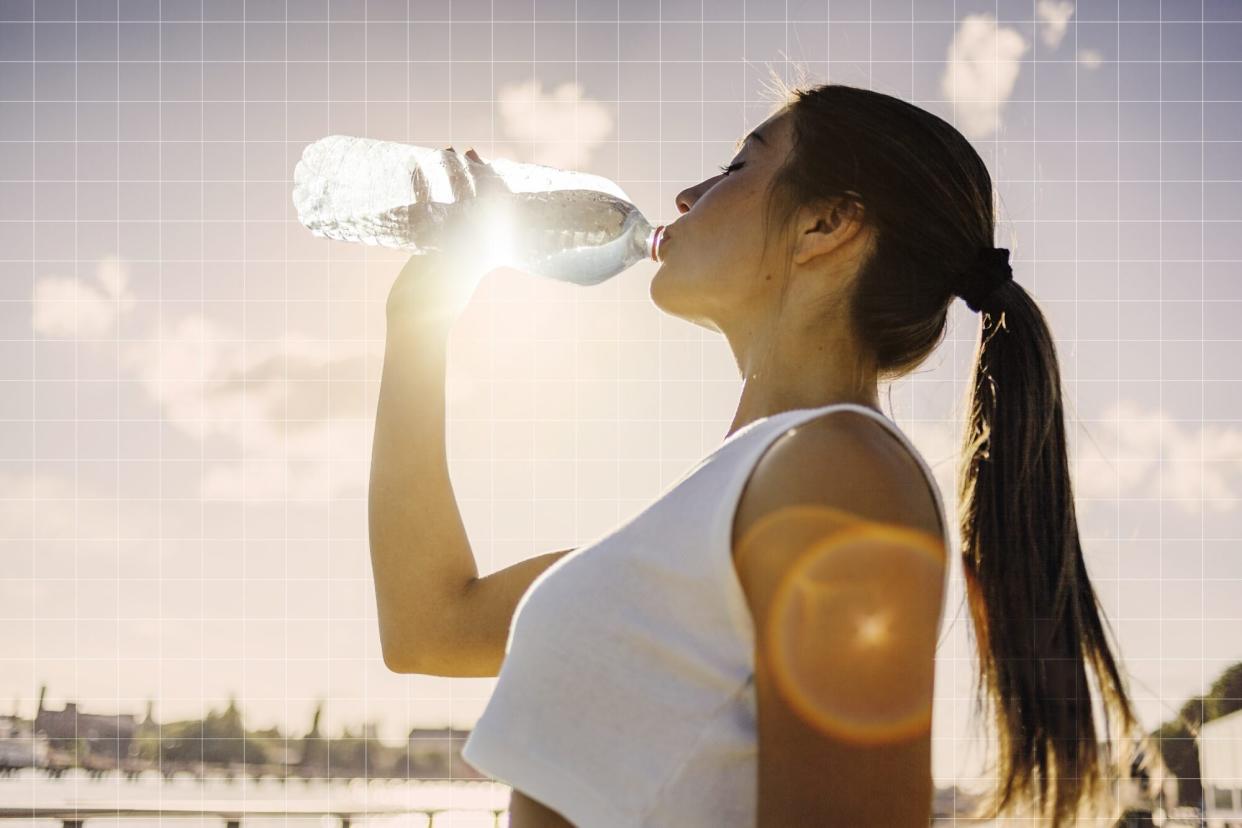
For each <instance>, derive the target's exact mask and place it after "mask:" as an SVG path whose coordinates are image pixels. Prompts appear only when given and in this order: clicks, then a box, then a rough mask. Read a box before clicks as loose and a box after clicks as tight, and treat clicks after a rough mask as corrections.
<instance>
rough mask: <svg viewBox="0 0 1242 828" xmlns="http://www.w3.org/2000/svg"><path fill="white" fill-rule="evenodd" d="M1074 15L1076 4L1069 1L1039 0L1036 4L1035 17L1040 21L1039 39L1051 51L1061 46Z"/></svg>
mask: <svg viewBox="0 0 1242 828" xmlns="http://www.w3.org/2000/svg"><path fill="white" fill-rule="evenodd" d="M1073 14H1074V4H1073V3H1071V2H1069V0H1039V2H1038V3H1036V4H1035V16H1036V17H1037V18H1038V19H1039V22H1040V26H1039V37H1040V39H1041V40H1043V41H1044V45H1045V46H1047V47H1048V48H1049V49H1055V48H1057V47H1058V46H1060V45H1061V41H1062V40H1063V39H1064V38H1065V30H1066V29H1068V28H1069V19H1070V17H1072V16H1073Z"/></svg>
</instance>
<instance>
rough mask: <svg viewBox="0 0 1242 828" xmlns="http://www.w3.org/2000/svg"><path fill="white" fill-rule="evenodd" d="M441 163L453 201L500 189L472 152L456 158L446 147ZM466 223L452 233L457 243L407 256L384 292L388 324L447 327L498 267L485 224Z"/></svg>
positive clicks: (486, 195)
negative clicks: (401, 323)
mask: <svg viewBox="0 0 1242 828" xmlns="http://www.w3.org/2000/svg"><path fill="white" fill-rule="evenodd" d="M463 157H464V158H465V159H466V161H465V162H464V163H463V161H462V158H463ZM445 161H446V164H447V166H448V168H449V173H450V180H451V182H452V188H453V193H454V196H455V199H456V200H458V201H461V200H476V199H478V198H480V197H484V198H486V197H488V196H491V195H493V194H495V192H496V190H497V189H498V188H499V187H503V186H504V182H503V180H502V179H501V178H500V177H499V176H498V175H496V173H495V172H493V171H492V169H491V167H489V166H488V165H487V164H486V163H484V162H483V160H482V159H481V158H479V156H478V154H477V153H476V152H475V151H474V149H473V148H472V149H469V150H467V151H466V153H465V155H464V156H462V155H459V154H458V153H457V152H456V151H455V150H454V149H453V148H452V147H449V148H448V149H447V150H446V155H445ZM479 206H482V205H479ZM471 224H472V226H470V227H461V228H455V229H456V231H457V235H458V238H457V239H456V240H455V241H453V242H452V243H451V244H449V245H447V247H446V249H441V250H428V251H426V252H423V253H418V254H415V255H413V256H411V257H410V259H409V261H407V262H406V264H405V267H403V268H402V269H401V272H400V273H399V274H398V275H397V279H396V281H394V282H393V284H392V287H391V288H390V289H389V292H388V302H387V306H386V309H387V314H388V320H389V322H390V323H391V322H394V321H401V322H408V321H410V320H417V321H419V322H426V323H428V324H439V325H441V326H445V327H448V326H451V325H452V324H453V322H455V321H456V319H457V317H458V316H460V314H461V311H462V310H463V309H464V308H465V306H466V304H467V303H468V302H469V300H470V297H471V296H472V295H473V293H474V289H475V287H477V286H478V283H479V282H480V281H481V280H482V278H483V277H484V276H486V275H487V273H488V272H489V271H491V270H492V269H493V268H494V267H496V265H497V264H498V263H497V262H496V261H495V259H494V258H493V256H492V250H491V248H490V246H489V245H488V239H486V238H484V237H483V236H482V234H484V233H486V232H487V229H488V228H487V227H486V225H485V223H483V222H479V223H474V222H472V223H471Z"/></svg>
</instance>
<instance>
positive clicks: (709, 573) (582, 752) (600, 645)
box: [462, 403, 950, 828]
mask: <svg viewBox="0 0 1242 828" xmlns="http://www.w3.org/2000/svg"><path fill="white" fill-rule="evenodd" d="M836 408H849V409H853V410H856V411H862V412H864V413H866V414H868V415H870V416H872V417H873V418H874V419H876V420H878V421H879V422H881V423H883V424H884V425H885V426H886V427H887V428H888V429H889V430H890V431H891V432H892V433H893V434H894V435H895V436H896V437H897V438H898V439H899V440H900V441H901V442H902V443H903V444H904V445H905V446H906V448H907V449H908V450H909V451H910V452H911V454H913V455H914V457H915V459H916V460H918V463H919V466H920V467H921V468H922V469H923V472H924V474H925V475H926V477H927V480H928V483H929V485H930V486H931V489H932V493H933V495H934V497H935V499H936V508H937V510H938V511H939V513H940V517H941V522H942V524H944V523H945V522H944V507H943V503H942V500H941V496H940V489H939V487H938V486H937V484H936V481H935V477H934V475H933V474H932V471H931V469H930V468H929V467H928V466H927V464H926V463H925V462H924V461H923V458H922V457H921V456H920V455H919V453H918V451H917V450H916V449H915V448H914V446H913V445H912V444H911V443H910V441H909V440H908V438H906V436H905V435H904V434H903V433H902V432H901V431H900V430H899V429H898V428H897V426H896V425H894V424H893V423H892V421H890V420H889V419H888V418H887V417H885V416H884V415H882V414H880V413H879V412H877V411H875V410H873V409H870V408H867V407H866V406H862V405H856V404H854V403H835V404H832V405H828V406H823V407H820V408H807V409H796V410H793V411H783V412H781V413H779V414H776V415H773V416H770V417H764V418H762V419H759V420H755V421H753V422H751V423H748V424H747V425H745V426H744V427H742V428H740V429H738V430H737V431H735V432H734V433H733V434H731V435H729V437H728V438H727V439H725V441H724V442H723V443H722V444H721V445H720V446H719V447H718V448H717V449H716V450H715V451H713V452H712V453H711V454H710V455H708V456H707V457H706V458H704V459H703V460H702V461H700V462H699V463H698V464H697V465H696V466H695V467H694V468H692V469H691V470H690V471H689V472H687V473H686V474H685V475H683V476H682V478H681V479H680V480H679V481H678V482H676V483H675V484H673V485H672V486H671V487H669V488H668V489H666V490H665V491H664V493H663V494H662V495H661V496H660V497H659V498H658V499H657V500H656V501H655V502H654V503H653V504H651V506H649V507H648V508H647V509H645V510H644V511H643V512H641V513H640V514H638V515H637V516H635V517H634V518H632V519H631V520H629V521H628V522H627V523H625V524H623V525H622V526H620V527H619V528H617V529H615V530H613V531H612V532H610V533H609V534H607V535H605V536H604V537H602V538H599V539H598V540H595V541H594V542H592V543H590V544H589V545H586V546H583V547H581V548H578V549H575V550H574V551H573V552H571V553H569V554H567V555H565V556H564V557H562V558H561V559H560V560H558V561H557V562H556V563H555V564H553V565H552V566H550V567H548V568H547V569H546V570H545V571H544V572H542V573H540V575H539V577H537V578H536V579H535V580H534V582H533V583H532V584H531V586H530V588H529V589H528V590H527V591H526V593H525V594H524V595H523V596H522V599H521V600H520V601H519V602H518V606H517V609H516V611H515V613H514V617H513V621H512V624H511V625H510V628H509V638H508V641H507V642H506V644H505V653H506V657H505V660H504V662H503V664H502V667H501V670H500V674H499V676H498V678H497V683H496V689H495V691H494V693H493V694H492V697H491V699H490V700H489V702H488V704H487V707H486V709H485V710H484V711H483V714H482V716H481V717H480V719H479V721H478V723H477V724H476V725H475V727H474V730H473V731H472V732H471V733H470V736H469V738H467V739H466V743H465V745H464V747H463V749H462V757H463V758H464V759H465V760H466V761H467V762H469V763H470V764H471V765H473V766H474V767H475V768H477V769H478V770H479V771H481V772H483V773H485V774H487V775H488V776H490V777H492V778H494V779H496V780H498V781H501V782H504V783H506V784H508V785H510V786H512V787H514V788H517V789H518V790H520V791H522V792H523V793H525V794H526V795H527V796H530V797H532V798H534V799H536V800H538V801H540V802H542V803H543V804H545V805H547V806H548V807H549V808H552V809H553V810H555V811H559V812H560V813H561V814H562V815H563V816H564V817H565V818H566V819H568V820H569V821H570V822H572V823H573V824H575V825H578V826H583V827H584V828H622V826H640V825H641V826H679V828H693V827H694V826H704V828H706V826H713V828H717V827H718V826H749V825H754V824H755V821H756V801H757V787H758V764H757V758H758V729H757V726H756V713H755V695H754V646H755V639H754V636H755V633H754V627H753V622H752V619H751V615H750V609H749V607H748V605H747V602H746V597H745V594H744V593H743V592H742V587H741V583H740V582H739V581H738V579H737V574H736V571H735V570H734V568H733V558H732V533H733V516H734V512H735V510H736V508H737V503H738V500H739V498H740V496H741V492H742V488H743V486H744V485H745V483H746V481H747V479H748V478H749V476H750V471H751V469H752V468H753V467H754V465H755V464H756V463H757V462H758V460H759V458H760V456H761V455H762V454H763V452H764V450H765V449H766V448H767V447H768V446H769V445H770V444H771V443H772V442H773V441H775V439H776V438H777V437H778V436H779V435H781V434H783V433H784V432H785V431H787V430H788V429H789V428H791V427H793V426H796V425H799V424H801V423H804V422H807V421H809V420H812V419H814V418H815V417H816V416H818V415H819V414H822V413H824V412H827V411H829V410H831V409H836ZM944 542H945V547H946V549H948V548H949V546H950V539H949V530H948V526H947V524H945V525H944ZM947 570H948V567H946V581H947ZM946 591H947V590H946ZM943 616H944V608H943V604H942V606H941V622H943Z"/></svg>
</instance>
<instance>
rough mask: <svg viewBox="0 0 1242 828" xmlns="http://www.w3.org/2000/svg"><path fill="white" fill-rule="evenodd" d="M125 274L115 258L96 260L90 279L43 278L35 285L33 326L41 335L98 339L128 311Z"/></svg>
mask: <svg viewBox="0 0 1242 828" xmlns="http://www.w3.org/2000/svg"><path fill="white" fill-rule="evenodd" d="M133 307H134V297H133V294H132V293H130V291H129V274H128V272H127V271H126V270H125V269H124V267H122V265H121V263H120V261H118V260H117V259H116V258H115V257H109V258H106V259H102V260H100V262H99V263H98V266H97V267H96V269H95V276H94V279H91V280H84V279H78V278H76V277H73V276H46V277H44V278H42V279H40V280H39V281H38V282H36V283H35V286H34V303H33V320H32V323H33V326H34V330H35V332H36V333H40V334H43V335H45V336H76V337H84V338H88V339H89V338H95V337H101V336H103V335H105V334H107V333H108V332H109V331H111V330H112V326H113V324H115V323H116V320H117V317H118V316H119V315H120V314H122V313H126V312H127V311H129V310H132V309H133Z"/></svg>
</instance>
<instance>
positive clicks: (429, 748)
mask: <svg viewBox="0 0 1242 828" xmlns="http://www.w3.org/2000/svg"><path fill="white" fill-rule="evenodd" d="M469 735H470V731H469V730H462V729H460V728H450V727H439V728H421V727H416V728H414V729H413V730H411V731H410V737H409V746H410V752H409V757H410V763H411V766H412V767H411V770H412V771H413V772H415V773H417V774H418V775H419V776H421V777H423V778H434V779H487V778H488V777H487V776H486V775H485V774H482V773H480V772H479V771H478V770H476V769H475V767H474V766H473V765H471V764H470V763H469V762H467V761H466V760H465V759H463V758H461V749H462V746H463V745H465V744H466V738H467V737H468V736H469Z"/></svg>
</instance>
